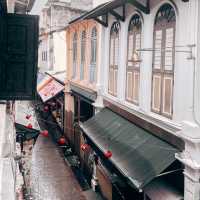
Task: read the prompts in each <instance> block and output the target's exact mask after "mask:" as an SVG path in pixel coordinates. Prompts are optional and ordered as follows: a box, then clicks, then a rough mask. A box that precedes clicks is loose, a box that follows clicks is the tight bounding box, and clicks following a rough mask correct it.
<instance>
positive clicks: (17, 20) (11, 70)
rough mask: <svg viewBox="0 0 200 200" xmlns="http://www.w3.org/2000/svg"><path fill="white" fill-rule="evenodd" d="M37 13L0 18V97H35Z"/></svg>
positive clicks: (28, 98)
mask: <svg viewBox="0 0 200 200" xmlns="http://www.w3.org/2000/svg"><path fill="white" fill-rule="evenodd" d="M38 29H39V18H38V16H32V15H23V14H6V15H3V16H1V17H0V30H1V31H0V44H1V49H0V57H1V59H0V100H35V98H36V83H37V67H38V65H37V61H38Z"/></svg>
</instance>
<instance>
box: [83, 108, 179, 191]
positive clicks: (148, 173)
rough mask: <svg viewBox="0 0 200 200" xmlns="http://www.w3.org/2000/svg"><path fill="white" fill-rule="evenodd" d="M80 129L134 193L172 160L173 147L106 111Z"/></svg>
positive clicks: (174, 149) (175, 150)
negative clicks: (107, 154) (107, 152)
mask: <svg viewBox="0 0 200 200" xmlns="http://www.w3.org/2000/svg"><path fill="white" fill-rule="evenodd" d="M80 127H81V129H82V131H83V132H84V133H85V134H86V136H87V137H88V138H89V139H90V140H91V141H92V142H93V143H94V144H95V145H96V146H97V147H98V149H100V151H102V152H105V151H107V150H108V149H109V150H110V151H111V152H112V157H111V158H110V162H111V163H112V164H113V165H114V166H115V167H116V168H117V169H118V171H119V172H120V173H121V174H122V175H123V176H124V177H126V178H127V179H128V182H129V183H131V184H132V186H134V187H135V188H137V189H142V188H143V187H144V186H145V185H146V184H147V183H149V182H150V181H151V180H153V179H154V178H155V177H156V176H157V175H159V174H160V173H161V172H163V171H164V170H165V169H166V168H167V167H168V166H170V165H171V164H172V163H173V162H174V161H175V160H176V159H175V153H176V152H178V150H177V149H176V148H175V147H173V146H172V145H170V144H168V143H166V142H165V141H163V140H161V139H159V138H157V137H155V136H154V135H152V134H151V133H149V132H147V131H146V130H144V129H142V128H140V127H138V126H136V125H134V124H133V123H131V122H129V121H128V120H126V119H125V118H123V117H121V116H119V115H118V114H116V113H114V112H112V111H111V110H109V109H106V108H105V109H103V110H102V111H101V112H99V113H98V114H97V115H95V116H94V117H93V118H91V119H89V120H88V121H86V122H85V123H83V124H80ZM163 158H164V159H163Z"/></svg>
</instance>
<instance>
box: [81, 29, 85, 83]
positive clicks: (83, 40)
mask: <svg viewBox="0 0 200 200" xmlns="http://www.w3.org/2000/svg"><path fill="white" fill-rule="evenodd" d="M85 45H86V32H85V31H82V33H81V64H80V80H83V79H84V67H85Z"/></svg>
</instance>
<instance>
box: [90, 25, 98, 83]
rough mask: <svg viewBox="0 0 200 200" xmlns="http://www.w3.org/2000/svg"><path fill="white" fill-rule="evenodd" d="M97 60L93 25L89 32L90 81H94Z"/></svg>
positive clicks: (95, 32) (95, 33) (95, 35)
mask: <svg viewBox="0 0 200 200" xmlns="http://www.w3.org/2000/svg"><path fill="white" fill-rule="evenodd" d="M96 62H97V29H96V27H94V28H93V29H92V33H91V61H90V83H94V82H95V81H96Z"/></svg>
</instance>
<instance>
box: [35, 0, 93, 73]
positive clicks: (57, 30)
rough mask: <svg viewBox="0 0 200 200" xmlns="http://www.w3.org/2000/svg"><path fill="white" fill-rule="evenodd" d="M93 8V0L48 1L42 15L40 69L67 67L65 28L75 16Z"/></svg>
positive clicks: (52, 69) (61, 68)
mask: <svg viewBox="0 0 200 200" xmlns="http://www.w3.org/2000/svg"><path fill="white" fill-rule="evenodd" d="M90 8H92V1H87V2H85V1H78V0H76V1H48V2H47V4H46V5H45V8H43V9H42V12H41V15H40V42H39V56H38V61H39V62H38V66H39V68H40V71H59V70H60V71H63V70H65V68H66V59H67V58H66V37H65V31H64V28H65V27H66V26H67V25H68V23H69V21H71V20H72V19H73V18H76V17H78V16H79V15H81V14H83V13H84V12H86V11H87V10H88V9H90Z"/></svg>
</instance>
